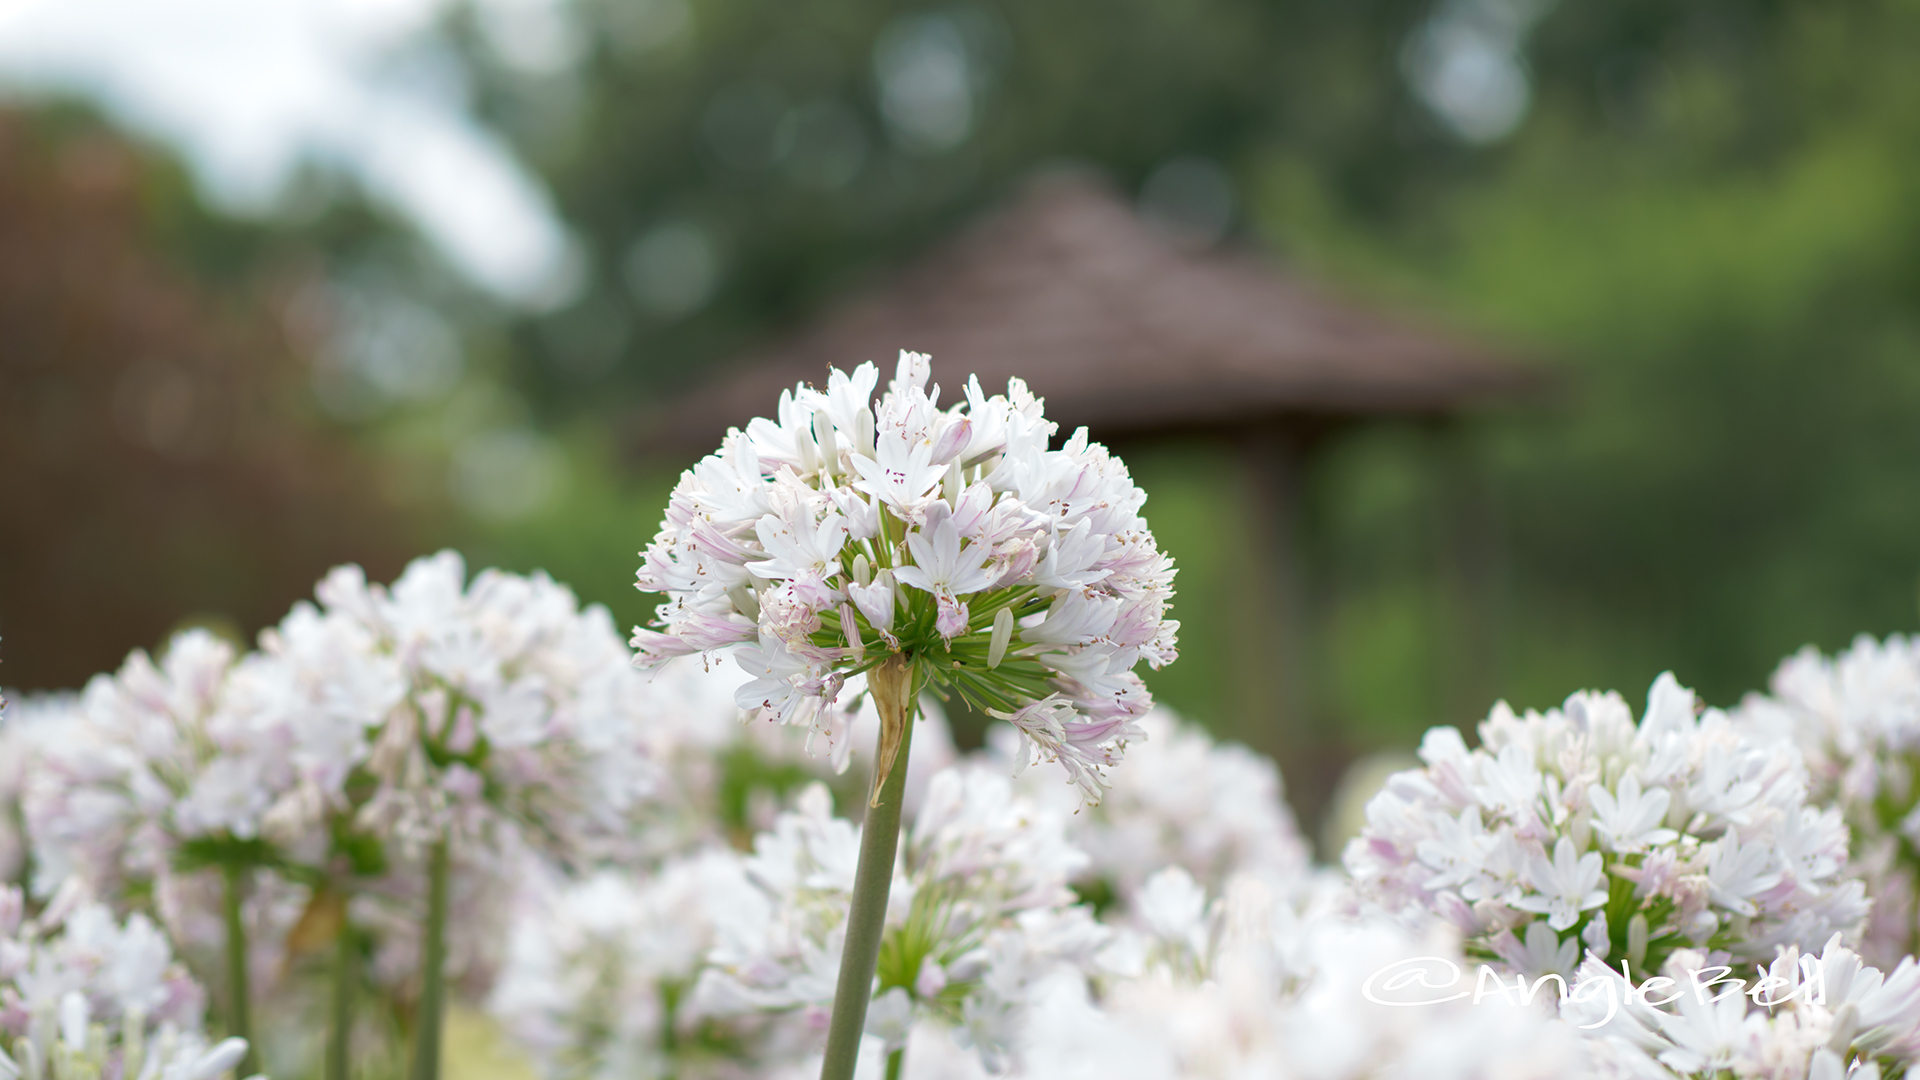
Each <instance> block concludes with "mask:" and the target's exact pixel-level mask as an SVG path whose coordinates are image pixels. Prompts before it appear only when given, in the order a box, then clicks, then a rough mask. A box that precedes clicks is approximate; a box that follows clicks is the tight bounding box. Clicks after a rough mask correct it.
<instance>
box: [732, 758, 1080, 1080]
mask: <svg viewBox="0 0 1920 1080" xmlns="http://www.w3.org/2000/svg"><path fill="white" fill-rule="evenodd" d="M1063 817H1064V815H1060V814H1056V813H1054V812H1051V811H1049V810H1047V809H1046V808H1044V807H1042V806H1040V805H1038V804H1036V803H1034V802H1032V801H1031V800H1028V799H1024V798H1019V797H1016V796H1015V795H1014V793H1013V791H1012V788H1011V786H1010V784H1009V782H1008V780H1007V778H1006V777H1004V776H1001V775H998V774H995V773H992V772H989V771H984V770H981V769H978V768H954V769H947V770H943V771H941V772H938V773H935V774H934V775H933V777H932V778H931V779H930V781H929V784H928V794H927V801H926V804H925V805H924V806H923V807H922V808H921V809H920V812H919V814H918V815H917V816H916V817H915V820H914V823H913V825H912V827H911V829H910V831H909V833H908V835H907V836H906V837H905V838H904V841H903V844H902V857H901V859H900V862H899V863H898V864H897V865H896V869H895V877H894V882H893V889H892V893H891V902H890V904H889V907H888V912H887V929H886V932H885V935H884V936H883V938H882V940H881V947H880V965H879V972H878V977H879V985H880V993H879V994H878V995H877V996H876V997H875V999H874V1005H873V1007H872V1009H871V1010H870V1011H869V1013H868V1020H867V1028H868V1030H869V1031H870V1032H872V1033H874V1034H877V1035H880V1036H881V1037H882V1038H883V1039H887V1040H895V1039H902V1038H904V1037H905V1034H906V1032H907V1031H908V1030H909V1029H910V1028H911V1027H912V1026H913V1024H914V1022H915V1021H916V1020H917V1019H922V1018H925V1019H931V1020H937V1021H939V1022H940V1023H942V1024H943V1025H945V1026H947V1027H949V1028H950V1029H951V1030H953V1031H954V1033H955V1034H956V1035H957V1037H959V1038H960V1039H961V1040H962V1041H963V1042H964V1043H965V1044H966V1045H969V1046H972V1047H973V1048H974V1049H975V1050H976V1051H977V1052H978V1053H979V1055H980V1058H981V1059H982V1061H983V1062H984V1063H985V1064H986V1065H987V1066H988V1067H989V1068H992V1069H995V1070H998V1069H999V1068H1000V1067H1002V1066H1004V1065H1005V1064H1007V1062H1008V1059H1009V1056H1010V1055H1011V1054H1012V1053H1013V1052H1014V1046H1013V1040H1014V1039H1015V1037H1016V1036H1017V1034H1018V1031H1019V1025H1020V1021H1021V1018H1022V1016H1023V1014H1024V1010H1025V1007H1026V1004H1027V998H1028V991H1029V988H1030V987H1032V986H1034V985H1035V984H1037V982H1038V981H1040V980H1041V979H1043V978H1044V977H1045V976H1046V975H1048V974H1049V973H1051V972H1053V971H1055V970H1059V969H1062V968H1065V969H1068V970H1084V969H1087V968H1089V967H1090V966H1091V965H1092V964H1093V963H1094V960H1095V957H1096V955H1097V954H1098V953H1099V952H1100V951H1101V950H1102V949H1103V948H1104V947H1105V946H1106V945H1107V944H1108V941H1109V939H1110V935H1109V934H1108V932H1107V931H1106V930H1105V929H1103V928H1102V927H1100V926H1099V925H1098V924H1096V923H1095V922H1094V921H1093V919H1092V917H1091V913H1090V912H1089V911H1088V910H1087V909H1086V908H1084V907H1081V906H1078V905H1077V904H1076V903H1075V900H1076V898H1075V896H1074V894H1073V892H1072V890H1071V889H1070V888H1069V887H1068V885H1067V882H1068V878H1069V876H1070V875H1071V874H1072V873H1073V872H1074V871H1075V870H1076V869H1077V868H1078V867H1079V866H1080V865H1081V863H1082V862H1084V859H1085V856H1083V855H1081V854H1080V853H1079V852H1078V851H1076V850H1075V849H1074V848H1073V847H1072V846H1071V845H1069V844H1068V843H1067V842H1066V838H1065V833H1064V828H1063V827H1064V821H1063ZM858 845H859V830H858V828H856V827H855V826H854V825H852V824H851V823H849V822H847V821H845V820H843V819H840V818H836V817H834V816H832V813H831V807H830V804H829V802H828V798H827V793H826V791H825V789H824V788H819V787H816V788H814V789H812V790H811V792H809V793H808V794H806V795H804V796H803V797H802V799H801V800H800V806H799V808H798V810H797V811H795V812H793V813H789V814H785V815H782V817H781V818H780V819H779V821H778V822H777V823H776V824H775V827H774V829H773V830H772V831H771V832H769V833H766V834H763V835H761V836H760V837H759V838H757V839H756V841H755V843H754V853H753V855H751V856H750V857H748V858H747V860H746V862H745V868H746V874H747V880H748V881H749V882H750V883H751V889H752V891H751V893H749V894H748V895H747V896H746V897H744V898H742V899H740V900H738V901H736V902H734V903H731V904H728V905H726V908H727V910H728V911H729V912H730V914H729V915H728V916H727V917H725V918H723V919H721V920H720V925H719V927H718V939H717V945H716V947H715V949H714V950H713V953H712V954H711V957H710V961H711V963H712V965H713V966H712V969H711V970H709V971H708V972H707V973H706V975H705V977H704V978H703V980H702V982H701V985H700V993H699V995H698V996H697V998H696V1001H698V1002H700V1003H701V1004H702V1007H704V1008H706V1009H708V1010H710V1011H713V1012H715V1013H717V1014H726V1013H729V1012H734V1013H739V1012H752V1011H784V1012H788V1013H792V1014H794V1015H796V1016H797V1017H798V1018H799V1021H800V1022H801V1023H802V1024H815V1023H817V1022H818V1021H819V1020H821V1019H823V1018H824V1017H825V1015H826V1010H827V1008H828V1006H829V1004H830V1003H831V1001H832V999H833V990H834V978H835V974H836V972H837V970H838V966H839V960H840V950H841V947H842V944H843V941H844V933H845V922H846V910H847V898H848V896H849V895H850V894H851V892H852V889H853V876H854V863H855V860H856V856H857V852H858Z"/></svg>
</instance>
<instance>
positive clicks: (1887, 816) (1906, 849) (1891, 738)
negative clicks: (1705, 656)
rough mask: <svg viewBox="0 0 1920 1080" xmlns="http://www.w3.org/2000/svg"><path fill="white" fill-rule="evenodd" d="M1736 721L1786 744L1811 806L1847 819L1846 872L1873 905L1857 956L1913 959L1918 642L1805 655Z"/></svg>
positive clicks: (1919, 853)
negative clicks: (1802, 762)
mask: <svg viewBox="0 0 1920 1080" xmlns="http://www.w3.org/2000/svg"><path fill="white" fill-rule="evenodd" d="M1738 718H1739V719H1740V720H1741V721H1743V722H1745V723H1747V724H1750V725H1752V726H1753V727H1754V728H1755V729H1756V730H1758V731H1763V732H1768V733H1772V734H1777V735H1780V736H1782V737H1785V738H1787V739H1789V740H1790V741H1792V742H1793V743H1794V745H1795V746H1797V747H1798V748H1799V749H1800V752H1801V754H1802V755H1804V756H1805V758H1806V761H1807V771H1808V774H1809V779H1810V780H1811V782H1812V793H1813V798H1814V801H1816V802H1817V803H1819V804H1821V805H1837V806H1839V807H1840V810H1841V812H1842V813H1843V814H1844V815H1845V816H1846V820H1847V825H1848V827H1849V828H1850V829H1851V831H1852V835H1853V845H1852V847H1853V861H1852V866H1851V870H1852V872H1853V873H1854V874H1855V875H1856V876H1858V877H1860V878H1861V879H1862V880H1863V881H1865V882H1866V883H1867V894H1868V895H1869V896H1870V897H1871V898H1872V900H1873V911H1872V913H1871V914H1870V915H1869V916H1868V921H1867V930H1866V933H1865V935H1864V937H1863V939H1862V942H1861V952H1862V953H1863V954H1864V955H1866V956H1867V958H1868V959H1870V960H1872V961H1873V962H1875V963H1878V964H1883V965H1892V964H1894V963H1897V962H1898V961H1899V959H1900V958H1901V957H1903V956H1908V955H1911V954H1913V953H1914V952H1915V951H1920V640H1916V639H1913V638H1903V637H1898V636H1896V637H1890V638H1888V639H1887V640H1886V641H1884V642H1881V641H1875V640H1874V639H1872V638H1870V637H1864V636H1863V637H1861V638H1859V639H1857V640H1856V641H1855V642H1854V643H1853V646H1852V647H1851V648H1849V649H1848V650H1847V651H1846V652H1844V653H1841V654H1839V655H1838V656H1835V657H1833V658H1831V659H1828V658H1827V657H1824V656H1821V655H1820V654H1819V653H1818V652H1816V651H1814V650H1813V649H1811V648H1808V649H1803V650H1801V651H1800V652H1799V653H1797V654H1795V655H1793V656H1791V657H1788V658H1787V659H1786V660H1785V661H1784V662H1783V663H1781V665H1780V668H1779V670H1777V671H1776V672H1774V675H1773V680H1772V693H1771V694H1769V695H1754V696H1751V697H1749V698H1748V699H1747V700H1746V701H1745V702H1743V703H1742V704H1741V707H1740V710H1739V714H1738Z"/></svg>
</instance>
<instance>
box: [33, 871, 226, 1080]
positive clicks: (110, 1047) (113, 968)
mask: <svg viewBox="0 0 1920 1080" xmlns="http://www.w3.org/2000/svg"><path fill="white" fill-rule="evenodd" d="M23 901H24V898H23V896H22V894H21V891H20V890H19V889H18V888H15V887H11V886H4V887H0V1076H4V1077H7V1078H8V1080H114V1078H123V1080H218V1078H220V1077H222V1076H223V1075H228V1074H230V1073H231V1070H232V1069H233V1067H234V1066H235V1065H237V1064H239V1062H240V1059H241V1057H242V1055H243V1054H244V1053H245V1051H246V1043H245V1042H243V1041H242V1040H239V1039H228V1040H226V1041H224V1042H222V1043H219V1044H217V1045H213V1046H209V1045H208V1042H207V1039H206V1036H205V1034H204V1032H203V1031H202V1030H201V1014H202V1012H203V1011H204V1008H205V1004H206V994H205V992H204V991H202V990H201V989H200V987H199V986H198V985H197V984H196V983H195V982H194V981H193V980H192V978H191V977H189V976H188V975H187V973H186V970H185V969H184V968H182V967H181V966H180V965H179V964H178V963H175V962H174V960H173V956H172V951H171V949H170V947H169V946H168V944H167V939H166V936H165V935H164V934H162V933H161V932H160V930H159V929H158V928H157V927H155V926H154V925H153V923H151V922H149V921H148V920H147V919H146V917H145V916H142V915H137V914H136V915H132V916H129V917H128V918H127V920H126V921H125V922H120V921H118V920H116V919H115V918H114V916H113V914H112V912H110V911H108V910H107V908H106V906H105V905H102V904H99V903H96V902H93V901H91V900H89V899H87V897H86V890H85V889H84V888H83V887H80V886H79V883H78V881H77V880H76V881H73V882H70V883H69V885H67V886H65V887H63V888H62V890H60V891H59V892H57V893H56V894H55V898H54V900H53V901H52V902H51V903H49V904H48V905H47V907H46V909H45V910H43V911H42V912H41V913H40V915H39V917H38V918H34V919H27V918H24V917H23V915H24V903H23Z"/></svg>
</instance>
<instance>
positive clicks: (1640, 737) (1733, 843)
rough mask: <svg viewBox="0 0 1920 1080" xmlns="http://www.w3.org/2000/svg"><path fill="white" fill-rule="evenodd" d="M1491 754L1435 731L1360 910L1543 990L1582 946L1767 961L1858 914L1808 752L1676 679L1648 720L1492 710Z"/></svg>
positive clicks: (1604, 953) (1378, 852) (1366, 834)
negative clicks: (1706, 951)
mask: <svg viewBox="0 0 1920 1080" xmlns="http://www.w3.org/2000/svg"><path fill="white" fill-rule="evenodd" d="M1480 737H1481V744H1482V745H1481V747H1480V748H1479V749H1476V750H1469V749H1467V747H1466V745H1465V742H1464V740H1462V739H1461V737H1460V735H1459V733H1458V732H1456V731H1454V730H1453V729H1451V728H1436V729H1434V730H1433V731H1430V732H1429V733H1428V735H1427V738H1426V739H1425V740H1424V742H1423V744H1422V746H1421V757H1422V759H1423V760H1424V761H1425V767H1423V768H1420V769H1416V770H1412V771H1408V772H1403V773H1399V774H1396V775H1395V776H1393V777H1392V778H1390V779H1389V780H1388V782H1387V784H1386V786H1385V787H1384V788H1383V789H1382V791H1381V792H1380V794H1379V795H1377V796H1375V798H1374V799H1373V801H1372V802H1371V803H1370V804H1369V805H1368V807H1367V825H1366V827H1365V828H1364V829H1363V830H1362V831H1361V833H1360V835H1359V836H1358V837H1356V838H1355V839H1354V840H1353V841H1352V842H1351V843H1350V844H1349V845H1348V847H1347V851H1346V865H1347V868H1348V870H1349V871H1350V872H1351V873H1352V874H1353V876H1354V880H1355V887H1356V892H1357V895H1358V897H1359V899H1360V902H1361V903H1362V905H1363V906H1368V907H1380V908H1384V909H1386V910H1387V911H1390V912H1397V913H1401V914H1404V915H1406V916H1408V917H1412V918H1424V917H1438V918H1440V919H1442V920H1444V921H1446V922H1447V923H1449V924H1451V925H1453V926H1454V927H1456V928H1457V929H1459V930H1460V931H1461V932H1462V933H1463V934H1464V935H1466V943H1467V949H1468V954H1469V955H1470V956H1473V957H1475V958H1476V959H1498V960H1501V961H1504V962H1505V963H1506V964H1508V965H1511V966H1516V967H1520V969H1521V970H1523V971H1525V972H1527V973H1528V974H1533V975H1538V974H1541V973H1542V970H1543V969H1537V968H1532V967H1530V966H1528V965H1532V964H1535V963H1539V962H1541V961H1542V960H1543V959H1546V958H1552V959H1553V960H1554V962H1555V963H1556V964H1559V965H1560V966H1557V967H1554V968H1551V969H1544V970H1551V971H1555V972H1557V973H1559V974H1562V975H1565V974H1567V973H1568V970H1569V966H1568V965H1567V964H1566V963H1565V959H1566V958H1568V956H1569V954H1568V953H1567V951H1566V950H1565V949H1564V946H1566V945H1569V944H1573V943H1576V942H1577V943H1579V946H1580V947H1581V948H1587V949H1591V950H1592V951H1593V952H1594V953H1595V954H1596V955H1598V956H1599V957H1600V958H1601V960H1602V961H1604V962H1616V961H1618V960H1621V959H1626V960H1628V961H1630V962H1631V963H1632V964H1633V965H1635V966H1640V967H1654V968H1657V967H1658V966H1659V965H1660V964H1661V963H1663V962H1664V961H1665V958H1666V956H1667V955H1668V954H1669V953H1671V952H1672V951H1673V950H1674V949H1676V948H1682V947H1688V946H1698V947H1705V948H1710V949H1715V950H1724V951H1726V952H1728V953H1730V954H1731V955H1732V956H1734V957H1735V958H1736V959H1741V960H1760V959H1764V958H1767V957H1770V956H1771V955H1772V954H1773V952H1774V950H1775V949H1776V947H1778V946H1782V945H1802V946H1811V945H1814V944H1817V943H1818V942H1822V941H1825V940H1826V939H1827V938H1828V937H1829V936H1831V935H1832V934H1833V933H1834V932H1835V931H1844V932H1853V931H1854V930H1855V929H1856V928H1857V927H1858V925H1859V923H1860V920H1861V918H1862V916H1863V915H1864V913H1865V910H1866V902H1865V898H1864V896H1863V894H1862V891H1861V887H1860V885H1859V883H1858V882H1852V881H1848V880H1845V878H1844V876H1843V875H1844V871H1845V865H1846V859H1847V854H1846V835H1845V831H1844V829H1842V828H1841V826H1840V820H1839V816H1838V812H1837V811H1831V810H1829V811H1824V812H1823V811H1819V810H1816V809H1814V808H1813V807H1810V806H1809V805H1808V804H1807V801H1806V778H1805V770H1804V766H1803V765H1802V763H1801V760H1800V757H1799V755H1798V754H1797V753H1796V752H1795V751H1794V750H1793V749H1792V748H1791V747H1790V746H1786V745H1784V744H1782V743H1781V742H1779V741H1778V740H1774V739H1769V738H1765V737H1760V736H1757V735H1755V734H1754V733H1752V732H1751V731H1750V730H1749V729H1748V727H1747V726H1746V725H1741V724H1736V723H1734V722H1733V721H1731V720H1729V718H1728V717H1727V716H1726V715H1725V714H1723V713H1721V712H1719V711H1717V710H1712V709H1707V710H1704V711H1701V710H1700V709H1699V707H1698V705H1697V703H1696V702H1695V699H1694V697H1693V694H1692V692H1691V691H1688V690H1686V689H1684V688H1682V687H1681V686H1680V685H1679V684H1678V683H1677V682H1675V681H1674V679H1673V677H1672V676H1671V675H1662V676H1661V677H1660V678H1659V679H1658V680H1656V681H1655V683H1654V685H1653V688H1652V690H1651V691H1650V692H1649V694H1648V698H1647V709H1646V712H1645V714H1644V715H1643V716H1642V718H1641V720H1640V721H1639V722H1638V723H1636V722H1635V721H1634V718H1633V714H1632V713H1631V712H1630V711H1629V710H1628V708H1627V706H1626V703H1625V702H1624V701H1622V700H1621V699H1620V698H1619V697H1618V696H1617V695H1613V694H1604V695H1603V694H1592V693H1581V694H1575V695H1573V696H1572V697H1570V698H1568V699H1567V702H1566V704H1565V705H1564V706H1563V707H1562V708H1560V709H1555V710H1551V711H1549V712H1546V713H1534V712H1529V713H1527V714H1526V715H1525V716H1517V715H1515V714H1514V713H1513V711H1512V710H1510V709H1508V708H1507V707H1506V705H1504V704H1501V705H1498V706H1496V707H1495V708H1494V710H1493V714H1492V716H1491V717H1490V718H1489V719H1488V720H1487V721H1486V723H1484V724H1482V725H1481V728H1480ZM1536 919H1538V920H1541V921H1543V922H1544V923H1545V924H1546V927H1547V928H1548V930H1549V931H1550V932H1551V933H1553V934H1554V935H1556V938H1557V940H1555V941H1552V942H1548V941H1545V940H1544V939H1539V938H1537V931H1535V930H1534V928H1533V927H1534V925H1535V924H1534V920H1536ZM1572 955H1573V956H1575V957H1577V955H1578V952H1575V953H1573V954H1572Z"/></svg>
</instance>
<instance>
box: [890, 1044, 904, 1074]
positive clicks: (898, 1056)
mask: <svg viewBox="0 0 1920 1080" xmlns="http://www.w3.org/2000/svg"><path fill="white" fill-rule="evenodd" d="M906 1064H907V1048H906V1047H904V1046H903V1047H901V1048H900V1049H898V1050H895V1051H893V1052H892V1053H890V1054H888V1055H887V1080H900V1071H901V1070H902V1069H904V1068H905V1067H906Z"/></svg>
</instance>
